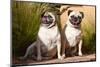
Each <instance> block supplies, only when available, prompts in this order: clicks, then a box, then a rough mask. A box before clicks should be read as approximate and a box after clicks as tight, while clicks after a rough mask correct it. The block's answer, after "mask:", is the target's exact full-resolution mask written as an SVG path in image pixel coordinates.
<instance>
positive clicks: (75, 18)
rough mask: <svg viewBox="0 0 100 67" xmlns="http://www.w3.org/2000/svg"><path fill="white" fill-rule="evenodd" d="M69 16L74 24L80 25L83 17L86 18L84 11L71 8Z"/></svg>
mask: <svg viewBox="0 0 100 67" xmlns="http://www.w3.org/2000/svg"><path fill="white" fill-rule="evenodd" d="M68 17H69V21H70V23H71V24H72V25H74V26H79V25H80V23H81V21H82V19H83V18H84V13H83V12H80V11H73V10H69V11H68Z"/></svg>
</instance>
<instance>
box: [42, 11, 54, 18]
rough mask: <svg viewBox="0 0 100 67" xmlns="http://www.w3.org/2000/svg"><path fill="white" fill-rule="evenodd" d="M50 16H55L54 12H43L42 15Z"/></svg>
mask: <svg viewBox="0 0 100 67" xmlns="http://www.w3.org/2000/svg"><path fill="white" fill-rule="evenodd" d="M49 15H50V16H52V17H53V18H55V16H54V14H53V13H51V12H45V14H44V16H49Z"/></svg>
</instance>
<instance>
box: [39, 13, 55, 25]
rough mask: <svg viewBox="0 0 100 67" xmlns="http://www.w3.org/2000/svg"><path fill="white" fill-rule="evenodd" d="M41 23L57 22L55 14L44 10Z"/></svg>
mask: <svg viewBox="0 0 100 67" xmlns="http://www.w3.org/2000/svg"><path fill="white" fill-rule="evenodd" d="M41 18H42V19H41V21H42V22H41V23H42V24H45V25H48V26H49V25H51V24H53V23H55V15H54V14H53V13H52V12H44V13H43V14H42V16H41Z"/></svg>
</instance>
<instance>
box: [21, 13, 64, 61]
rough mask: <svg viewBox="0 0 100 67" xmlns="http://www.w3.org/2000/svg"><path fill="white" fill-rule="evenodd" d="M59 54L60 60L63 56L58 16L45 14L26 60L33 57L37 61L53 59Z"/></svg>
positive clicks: (26, 54) (28, 50)
mask: <svg viewBox="0 0 100 67" xmlns="http://www.w3.org/2000/svg"><path fill="white" fill-rule="evenodd" d="M56 54H57V56H58V59H63V56H61V39H60V32H59V30H58V26H57V22H56V16H55V15H54V14H53V13H52V12H44V13H43V14H42V16H41V24H40V28H39V32H38V37H37V40H36V42H34V43H32V44H31V45H30V46H29V47H28V48H27V51H26V53H25V55H24V56H23V57H20V59H26V58H27V57H32V58H34V59H36V60H37V61H41V60H44V59H51V58H53V57H55V56H56Z"/></svg>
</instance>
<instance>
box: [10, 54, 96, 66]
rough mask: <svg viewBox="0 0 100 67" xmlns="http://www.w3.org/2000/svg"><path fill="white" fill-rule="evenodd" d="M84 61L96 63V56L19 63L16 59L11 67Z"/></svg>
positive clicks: (30, 60)
mask: <svg viewBox="0 0 100 67" xmlns="http://www.w3.org/2000/svg"><path fill="white" fill-rule="evenodd" d="M85 61H88V62H89V61H96V55H95V54H90V55H83V56H74V57H66V58H65V59H63V60H59V59H57V58H56V59H51V60H44V61H34V60H32V59H29V60H24V61H19V60H18V59H15V58H14V59H13V62H12V63H13V65H14V66H16V65H18V66H19V65H38V64H39V65H40V64H59V63H75V62H85Z"/></svg>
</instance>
